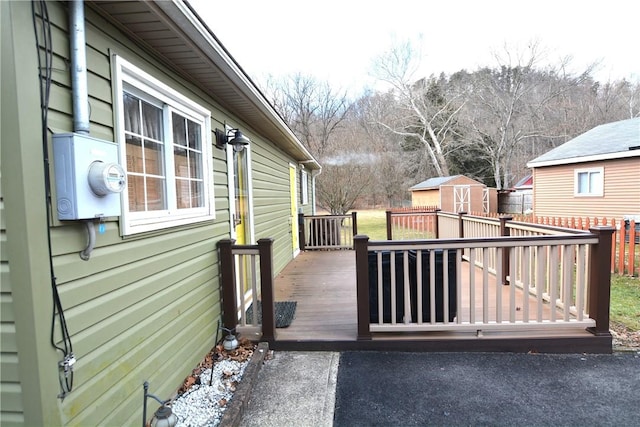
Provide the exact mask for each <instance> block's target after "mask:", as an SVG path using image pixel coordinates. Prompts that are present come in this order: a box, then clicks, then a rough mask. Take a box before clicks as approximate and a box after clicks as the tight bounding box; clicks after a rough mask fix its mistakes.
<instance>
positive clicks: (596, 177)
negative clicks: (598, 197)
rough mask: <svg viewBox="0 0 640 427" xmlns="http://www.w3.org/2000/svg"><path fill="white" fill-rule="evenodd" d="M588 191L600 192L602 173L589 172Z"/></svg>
mask: <svg viewBox="0 0 640 427" xmlns="http://www.w3.org/2000/svg"><path fill="white" fill-rule="evenodd" d="M589 189H590V191H589V192H590V193H593V194H602V174H601V173H600V172H591V174H589Z"/></svg>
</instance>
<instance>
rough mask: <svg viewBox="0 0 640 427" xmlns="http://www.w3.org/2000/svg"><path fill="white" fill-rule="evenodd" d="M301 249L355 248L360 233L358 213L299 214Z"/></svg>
mask: <svg viewBox="0 0 640 427" xmlns="http://www.w3.org/2000/svg"><path fill="white" fill-rule="evenodd" d="M298 225H299V227H298V228H299V234H300V250H314V249H353V236H355V235H356V234H358V219H357V213H356V212H352V213H351V214H348V215H310V216H305V215H304V214H299V215H298Z"/></svg>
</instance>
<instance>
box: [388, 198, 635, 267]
mask: <svg viewBox="0 0 640 427" xmlns="http://www.w3.org/2000/svg"><path fill="white" fill-rule="evenodd" d="M424 218H426V219H424ZM423 223H424V224H427V226H426V227H423V228H421V227H420V225H422V224H423ZM598 225H603V226H611V227H614V228H615V235H614V237H613V239H612V241H611V268H610V272H611V273H617V274H620V275H624V274H627V275H630V276H639V275H640V244H639V243H640V232H639V231H638V230H640V226H639V225H638V222H636V221H635V220H634V219H633V218H631V219H620V220H613V219H610V218H554V217H551V218H550V217H533V216H530V215H529V216H527V215H513V216H512V215H498V214H476V213H472V214H467V213H465V212H461V213H450V212H442V211H438V212H437V213H434V212H433V211H432V210H425V211H416V210H412V211H407V212H395V211H388V212H387V239H388V240H407V239H428V238H434V237H435V238H457V237H478V238H481V237H489V236H509V235H511V236H542V235H554V234H563V233H571V232H572V231H570V230H574V231H573V232H576V233H579V232H584V231H587V230H589V229H590V228H591V226H598Z"/></svg>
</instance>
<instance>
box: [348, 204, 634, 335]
mask: <svg viewBox="0 0 640 427" xmlns="http://www.w3.org/2000/svg"><path fill="white" fill-rule="evenodd" d="M357 212H358V234H364V235H367V236H369V239H371V240H386V238H387V225H386V213H385V210H359V211H357ZM611 322H615V323H619V324H622V325H624V326H625V327H626V328H627V329H628V330H630V331H640V279H639V278H637V277H628V276H618V275H617V274H612V275H611Z"/></svg>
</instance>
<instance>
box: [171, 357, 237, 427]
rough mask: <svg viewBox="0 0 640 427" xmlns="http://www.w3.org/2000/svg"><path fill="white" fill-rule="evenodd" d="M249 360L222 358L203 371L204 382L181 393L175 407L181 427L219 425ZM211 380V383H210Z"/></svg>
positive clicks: (213, 426)
mask: <svg viewBox="0 0 640 427" xmlns="http://www.w3.org/2000/svg"><path fill="white" fill-rule="evenodd" d="M248 363H249V362H248V361H245V362H236V361H233V360H221V361H218V362H216V363H215V364H214V366H213V380H211V378H212V377H211V369H205V370H204V371H202V373H201V374H200V384H194V385H193V386H192V387H191V388H190V389H189V390H188V391H187V392H186V393H184V394H183V395H181V396H179V397H177V398H176V399H175V400H174V401H173V403H172V405H171V409H172V411H173V413H174V414H176V416H177V417H178V424H177V425H176V426H177V427H216V426H217V425H218V424H219V423H220V420H221V419H222V414H223V413H224V410H225V409H226V407H227V405H228V404H229V401H230V400H231V398H232V397H233V392H234V391H235V389H236V386H237V384H238V383H239V382H240V380H241V379H242V374H243V373H244V369H245V367H246V366H247V364H248ZM209 381H211V385H209Z"/></svg>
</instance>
